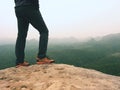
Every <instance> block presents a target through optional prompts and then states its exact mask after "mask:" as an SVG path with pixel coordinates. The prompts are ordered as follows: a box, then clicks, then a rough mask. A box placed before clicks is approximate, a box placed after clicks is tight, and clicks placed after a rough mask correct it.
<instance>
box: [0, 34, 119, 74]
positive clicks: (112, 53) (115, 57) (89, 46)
mask: <svg viewBox="0 0 120 90" xmlns="http://www.w3.org/2000/svg"><path fill="white" fill-rule="evenodd" d="M14 47H15V44H14V43H13V44H4V45H0V69H4V68H8V67H13V66H15V54H14V51H15V49H14ZM37 51H38V41H37V40H34V39H33V40H27V43H26V49H25V53H26V58H25V60H27V61H29V62H30V64H35V62H36V60H35V58H36V55H37ZM47 55H48V56H49V57H51V58H53V59H54V60H55V61H56V63H58V64H61V63H64V64H70V65H74V66H77V67H83V68H88V69H95V70H98V71H101V72H103V73H106V74H111V75H116V76H120V34H111V35H107V36H104V37H102V38H101V39H94V38H92V39H89V40H88V41H85V42H79V40H78V41H77V40H74V39H69V40H64V39H63V40H61V41H60V42H59V40H54V42H50V43H49V45H48V51H47Z"/></svg>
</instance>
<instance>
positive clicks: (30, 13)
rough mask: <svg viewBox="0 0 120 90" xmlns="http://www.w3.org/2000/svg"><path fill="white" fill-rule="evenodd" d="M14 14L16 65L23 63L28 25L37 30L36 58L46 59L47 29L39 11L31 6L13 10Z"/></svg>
mask: <svg viewBox="0 0 120 90" xmlns="http://www.w3.org/2000/svg"><path fill="white" fill-rule="evenodd" d="M15 13H16V17H17V21H18V37H17V40H16V47H15V54H16V65H17V64H19V63H23V62H24V58H25V53H24V49H25V44H26V37H27V32H28V27H29V24H31V25H32V26H33V27H34V28H36V29H37V30H38V32H39V33H40V37H39V50H38V56H37V57H38V58H44V57H46V51H47V44H48V29H47V26H46V25H45V23H44V20H43V18H42V16H41V13H40V11H39V9H37V8H34V7H32V6H21V7H16V8H15Z"/></svg>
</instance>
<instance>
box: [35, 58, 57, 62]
mask: <svg viewBox="0 0 120 90" xmlns="http://www.w3.org/2000/svg"><path fill="white" fill-rule="evenodd" d="M36 60H37V62H36V63H37V64H51V63H54V62H55V61H54V60H51V59H50V58H48V57H45V58H42V59H40V58H38V57H37V58H36Z"/></svg>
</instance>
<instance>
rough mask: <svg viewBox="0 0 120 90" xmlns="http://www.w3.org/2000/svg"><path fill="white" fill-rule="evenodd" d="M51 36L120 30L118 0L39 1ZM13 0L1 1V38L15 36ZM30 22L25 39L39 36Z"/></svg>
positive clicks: (83, 36)
mask: <svg viewBox="0 0 120 90" xmlns="http://www.w3.org/2000/svg"><path fill="white" fill-rule="evenodd" d="M39 3H40V11H41V13H42V16H43V18H44V20H45V23H46V25H47V26H48V29H49V31H50V37H51V38H54V37H59V38H63V37H77V38H87V37H97V36H103V35H107V34H111V33H120V0H40V1H39ZM16 36H17V20H16V16H15V13H14V0H1V3H0V38H11V39H12V38H14V39H15V38H16ZM38 36H39V33H38V32H37V30H35V29H34V28H33V27H32V26H31V25H30V27H29V32H28V39H31V38H38Z"/></svg>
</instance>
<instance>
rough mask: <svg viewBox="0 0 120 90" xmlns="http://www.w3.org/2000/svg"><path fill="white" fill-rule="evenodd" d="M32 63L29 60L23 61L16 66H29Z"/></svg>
mask: <svg viewBox="0 0 120 90" xmlns="http://www.w3.org/2000/svg"><path fill="white" fill-rule="evenodd" d="M29 65H30V64H29V63H28V62H23V63H19V64H17V65H16V68H18V67H21V66H29Z"/></svg>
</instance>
